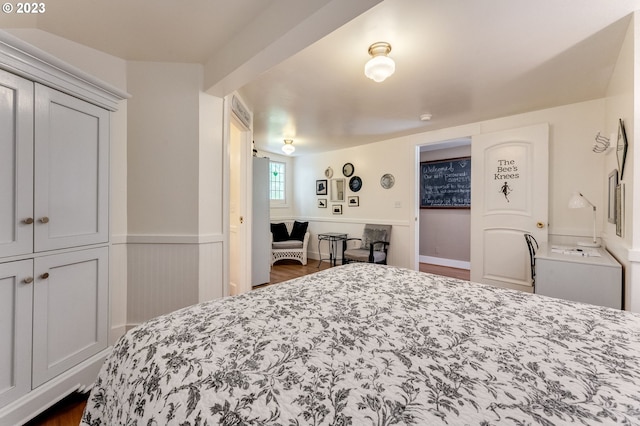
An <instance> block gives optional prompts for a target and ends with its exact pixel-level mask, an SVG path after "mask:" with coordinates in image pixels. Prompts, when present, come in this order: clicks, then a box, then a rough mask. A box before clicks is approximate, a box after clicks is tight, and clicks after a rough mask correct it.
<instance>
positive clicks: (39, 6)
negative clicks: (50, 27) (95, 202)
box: [2, 2, 47, 15]
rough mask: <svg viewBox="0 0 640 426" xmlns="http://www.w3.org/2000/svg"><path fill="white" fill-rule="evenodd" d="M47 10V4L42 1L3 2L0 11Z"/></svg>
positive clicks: (24, 11)
mask: <svg viewBox="0 0 640 426" xmlns="http://www.w3.org/2000/svg"><path fill="white" fill-rule="evenodd" d="M46 11H47V5H46V4H45V3H42V2H32V3H3V4H2V12H4V13H15V14H18V15H20V14H42V13H45V12H46Z"/></svg>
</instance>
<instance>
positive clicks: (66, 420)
mask: <svg viewBox="0 0 640 426" xmlns="http://www.w3.org/2000/svg"><path fill="white" fill-rule="evenodd" d="M330 266H331V265H330V264H329V262H322V263H321V264H320V267H318V262H317V261H314V260H309V262H308V263H307V265H300V263H298V262H296V261H293V260H292V261H288V260H282V261H280V262H278V263H276V264H275V265H273V268H271V281H270V282H269V283H268V284H264V285H262V286H259V287H264V286H267V285H272V284H277V283H279V282H282V281H287V280H290V279H293V278H297V277H301V276H303V275H308V274H311V273H314V272H317V271H320V270H323V269H327V268H329V267H330ZM420 272H429V273H432V274H438V275H444V276H448V277H453V278H459V279H462V280H467V281H468V280H469V271H468V270H466V269H456V268H448V267H445V266H438V265H429V264H426V263H421V264H420ZM259 287H256V288H259ZM87 396H88V395H81V394H72V395H70V396H68V397H67V398H65V399H63V400H62V401H60V402H59V403H58V404H56V405H54V406H53V407H52V408H50V409H49V410H47V411H45V412H44V413H43V414H41V415H40V416H38V417H36V418H35V419H33V420H32V421H30V422H29V423H27V424H26V425H25V426H78V424H79V423H80V420H81V419H82V412H83V411H84V407H85V405H86V402H87Z"/></svg>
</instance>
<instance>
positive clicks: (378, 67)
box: [364, 56, 396, 83]
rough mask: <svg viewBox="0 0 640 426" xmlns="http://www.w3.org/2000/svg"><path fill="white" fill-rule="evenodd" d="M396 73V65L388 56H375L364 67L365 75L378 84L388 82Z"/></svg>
mask: <svg viewBox="0 0 640 426" xmlns="http://www.w3.org/2000/svg"><path fill="white" fill-rule="evenodd" d="M395 71H396V63H395V62H393V59H391V58H390V57H388V56H374V57H373V58H371V59H369V60H368V61H367V63H366V64H365V65H364V75H366V76H367V77H369V78H370V79H371V80H373V81H375V82H376V83H380V82H382V81H384V80H386V78H387V77H389V76H390V75H392V74H393V73H394V72H395Z"/></svg>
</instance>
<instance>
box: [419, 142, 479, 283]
mask: <svg viewBox="0 0 640 426" xmlns="http://www.w3.org/2000/svg"><path fill="white" fill-rule="evenodd" d="M436 133H437V134H439V135H441V136H439V137H435V138H433V140H431V141H429V142H424V141H423V142H420V143H417V144H416V145H415V158H414V166H415V169H414V170H415V183H414V184H415V191H414V212H415V214H414V220H413V222H414V227H413V231H414V232H413V236H414V237H413V245H414V248H413V253H414V265H413V268H414V269H415V270H416V271H419V270H420V162H421V149H422V148H423V147H425V146H438V145H441V146H442V148H436V149H447V147H446V146H445V145H447V144H449V143H450V142H451V141H454V140H463V139H468V140H469V141H471V137H472V135H471V134H470V133H469V132H459V133H447V134H446V135H445V134H442V133H440V132H436ZM453 135H456V136H453ZM470 144H471V142H469V145H470ZM469 239H471V236H469Z"/></svg>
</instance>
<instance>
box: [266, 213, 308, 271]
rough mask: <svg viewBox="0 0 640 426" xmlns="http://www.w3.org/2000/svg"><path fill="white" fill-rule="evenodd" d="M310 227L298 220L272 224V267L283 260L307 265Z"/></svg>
mask: <svg viewBox="0 0 640 426" xmlns="http://www.w3.org/2000/svg"><path fill="white" fill-rule="evenodd" d="M308 225H309V222H298V221H297V220H296V221H283V222H279V223H272V224H271V265H273V264H274V263H276V262H277V261H278V260H283V259H291V260H297V261H299V262H300V263H302V264H303V265H306V264H307V244H308V243H309V231H307V227H308Z"/></svg>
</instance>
